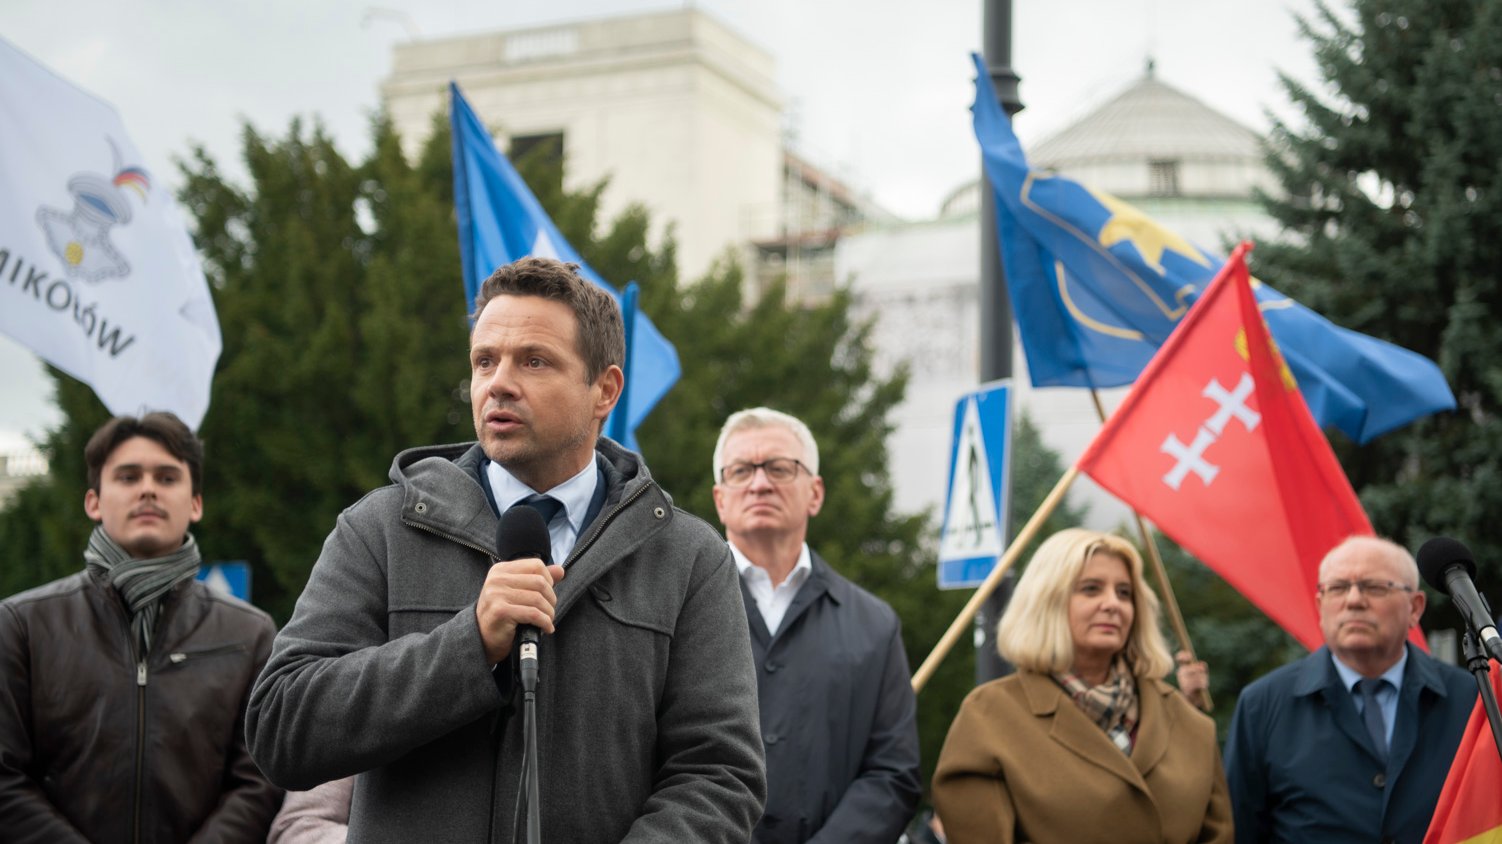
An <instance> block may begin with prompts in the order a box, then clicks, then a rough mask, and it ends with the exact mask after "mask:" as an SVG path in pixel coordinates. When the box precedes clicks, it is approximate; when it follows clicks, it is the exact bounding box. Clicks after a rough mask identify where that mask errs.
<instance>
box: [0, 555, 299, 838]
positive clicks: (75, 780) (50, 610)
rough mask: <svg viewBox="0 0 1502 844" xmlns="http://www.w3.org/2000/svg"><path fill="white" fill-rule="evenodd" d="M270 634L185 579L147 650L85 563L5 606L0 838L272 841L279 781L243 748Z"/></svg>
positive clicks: (267, 623) (261, 621) (0, 609)
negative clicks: (139, 651) (141, 655)
mask: <svg viewBox="0 0 1502 844" xmlns="http://www.w3.org/2000/svg"><path fill="white" fill-rule="evenodd" d="M275 633H276V629H275V627H274V625H273V624H272V623H271V618H270V617H269V616H267V615H266V614H265V613H264V612H261V611H260V610H258V609H256V608H255V607H252V606H250V605H249V604H246V603H244V602H241V601H237V600H235V599H233V598H226V597H223V596H220V595H218V594H216V593H213V592H211V591H209V590H208V589H207V588H205V587H204V586H203V584H201V583H197V582H195V581H188V582H186V583H184V584H182V585H180V586H178V587H177V588H176V589H174V590H173V591H172V593H171V594H169V595H168V596H167V598H166V601H165V605H164V607H163V611H162V614H161V616H160V618H159V620H158V622H157V631H156V635H155V637H154V638H153V642H152V649H151V653H150V654H148V655H147V658H146V659H145V660H144V661H142V660H138V659H137V656H136V653H135V651H136V648H135V645H134V644H133V642H132V639H131V635H130V623H129V618H128V615H127V614H126V611H125V606H124V604H123V603H122V602H121V600H120V597H119V594H118V593H117V592H116V591H115V590H114V589H113V588H111V587H109V586H108V585H106V584H104V583H102V582H101V581H99V580H97V579H96V578H95V577H93V576H92V575H90V574H89V573H88V572H80V573H78V574H75V575H73V576H71V577H66V578H63V579H62V580H57V581H54V582H52V583H49V584H47V585H45V586H42V587H39V588H37V589H33V590H30V591H28V592H22V593H21V594H19V595H15V596H13V597H11V598H8V599H6V600H5V601H3V602H0V830H3V832H0V837H3V838H4V839H5V840H7V841H38V842H41V841H46V842H57V841H84V840H88V841H94V842H113V841H124V842H141V843H142V844H154V842H184V841H226V842H235V841H244V842H250V841H255V842H260V841H264V840H265V838H266V831H267V828H268V827H269V826H270V824H271V818H272V816H273V815H275V814H276V810H277V807H278V806H279V805H280V803H281V800H282V792H281V791H280V790H279V789H277V788H276V787H275V786H273V785H271V784H270V783H269V782H267V781H266V779H265V778H264V777H263V776H261V772H260V770H259V769H258V768H257V767H256V765H255V763H254V762H253V761H251V758H250V754H249V753H247V752H246V748H245V707H246V702H247V699H248V698H249V697H250V687H251V683H252V682H254V680H255V678H256V675H257V674H258V673H259V672H260V670H261V666H262V665H263V664H264V663H265V662H266V657H267V656H268V655H269V654H270V652H271V640H272V638H273V637H274V635H275Z"/></svg>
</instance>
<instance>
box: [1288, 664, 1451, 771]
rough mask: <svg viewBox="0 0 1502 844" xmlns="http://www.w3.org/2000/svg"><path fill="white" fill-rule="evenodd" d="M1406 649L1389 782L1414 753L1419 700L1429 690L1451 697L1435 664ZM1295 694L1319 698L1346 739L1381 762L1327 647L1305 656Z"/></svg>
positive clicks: (1295, 683) (1389, 751)
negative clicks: (1406, 654)
mask: <svg viewBox="0 0 1502 844" xmlns="http://www.w3.org/2000/svg"><path fill="white" fill-rule="evenodd" d="M1404 647H1406V648H1407V649H1408V664H1407V666H1406V667H1405V668H1404V669H1403V688H1402V690H1401V691H1400V692H1399V693H1398V714H1397V718H1396V720H1397V723H1396V724H1394V725H1393V730H1392V744H1391V746H1390V747H1389V748H1388V754H1387V772H1388V780H1389V781H1392V780H1393V779H1394V778H1395V775H1396V773H1397V772H1399V771H1402V770H1403V766H1404V765H1405V764H1407V762H1408V757H1409V756H1411V755H1412V754H1413V748H1414V744H1415V743H1416V741H1417V740H1418V712H1419V705H1420V697H1421V696H1422V695H1423V694H1424V693H1425V692H1426V691H1427V692H1430V693H1433V694H1437V695H1439V696H1440V697H1448V696H1449V690H1448V689H1446V688H1445V684H1444V682H1443V681H1442V680H1441V679H1440V676H1439V671H1438V670H1437V669H1436V668H1435V667H1434V665H1433V663H1432V661H1431V660H1429V659H1427V658H1426V657H1425V656H1424V655H1423V654H1422V653H1420V652H1419V650H1418V649H1417V648H1415V647H1414V646H1413V644H1412V643H1406V644H1405V645H1404ZM1293 693H1294V695H1295V696H1297V697H1313V696H1318V697H1319V698H1320V699H1321V700H1323V701H1324V703H1325V705H1326V706H1328V707H1329V709H1330V713H1331V720H1333V721H1334V722H1335V725H1336V726H1337V727H1339V728H1340V731H1341V732H1342V733H1344V734H1345V736H1346V738H1348V739H1350V741H1351V743H1353V744H1355V745H1356V746H1357V747H1360V748H1361V749H1362V750H1364V751H1366V753H1367V754H1368V755H1370V756H1371V757H1372V761H1373V762H1376V761H1377V760H1378V758H1379V757H1378V755H1377V751H1376V748H1374V747H1373V746H1372V740H1371V736H1369V735H1368V734H1367V731H1366V726H1365V725H1364V724H1363V723H1362V721H1361V716H1360V715H1358V714H1357V713H1356V704H1355V702H1354V701H1353V700H1352V699H1351V692H1350V690H1349V689H1347V688H1346V687H1345V683H1344V682H1342V681H1341V679H1340V673H1339V672H1337V671H1336V670H1335V663H1334V657H1333V656H1331V654H1330V649H1329V648H1328V647H1321V648H1320V649H1319V650H1317V651H1315V652H1314V653H1312V654H1310V655H1309V656H1307V657H1305V658H1304V660H1303V661H1302V663H1301V664H1299V666H1298V673H1297V675H1296V676H1295V679H1294V685H1293Z"/></svg>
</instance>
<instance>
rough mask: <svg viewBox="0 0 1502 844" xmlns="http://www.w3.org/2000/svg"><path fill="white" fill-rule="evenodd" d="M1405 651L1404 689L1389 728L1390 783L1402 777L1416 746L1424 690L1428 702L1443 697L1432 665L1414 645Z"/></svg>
mask: <svg viewBox="0 0 1502 844" xmlns="http://www.w3.org/2000/svg"><path fill="white" fill-rule="evenodd" d="M1405 647H1407V648H1408V665H1407V666H1406V667H1405V668H1404V669H1403V688H1402V690H1401V691H1400V692H1399V693H1398V713H1397V716H1396V717H1395V718H1394V721H1395V722H1396V723H1394V724H1393V728H1392V746H1391V747H1389V748H1388V752H1387V779H1388V781H1389V782H1397V780H1398V777H1399V776H1400V775H1402V773H1403V766H1404V765H1407V764H1408V759H1409V757H1410V756H1412V755H1413V748H1414V746H1415V745H1416V744H1417V743H1418V737H1419V721H1420V720H1421V719H1422V718H1423V713H1422V712H1421V711H1420V710H1421V709H1422V708H1423V707H1424V706H1425V705H1426V704H1425V701H1424V700H1423V698H1424V690H1425V689H1428V690H1429V691H1430V693H1431V698H1432V697H1433V696H1439V697H1444V696H1445V684H1444V683H1443V682H1441V680H1440V679H1439V676H1438V674H1437V673H1436V672H1435V670H1434V665H1433V664H1432V663H1430V662H1428V661H1427V660H1424V659H1421V658H1420V657H1419V652H1418V650H1417V649H1416V648H1414V646H1413V645H1405ZM1389 793H1391V789H1389Z"/></svg>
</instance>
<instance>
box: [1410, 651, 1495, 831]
mask: <svg viewBox="0 0 1502 844" xmlns="http://www.w3.org/2000/svg"><path fill="white" fill-rule="evenodd" d="M1491 680H1492V691H1494V692H1495V693H1496V694H1497V697H1498V698H1502V668H1499V667H1498V666H1497V665H1495V664H1493V665H1492V671H1491ZM1424 844H1502V757H1499V756H1498V755H1497V744H1496V742H1495V741H1493V740H1492V730H1491V726H1490V725H1489V724H1488V723H1487V722H1486V710H1485V709H1483V708H1482V705H1481V698H1479V697H1478V698H1477V699H1476V708H1475V709H1473V710H1471V720H1470V721H1469V722H1467V723H1466V728H1465V736H1464V737H1462V738H1461V740H1460V747H1459V748H1457V749H1456V751H1455V761H1454V762H1453V763H1452V764H1451V765H1450V775H1449V776H1448V777H1446V778H1445V788H1444V790H1443V791H1441V792H1440V793H1439V803H1438V804H1436V805H1435V807H1434V819H1433V820H1431V821H1430V822H1429V833H1428V834H1427V835H1425V836H1424Z"/></svg>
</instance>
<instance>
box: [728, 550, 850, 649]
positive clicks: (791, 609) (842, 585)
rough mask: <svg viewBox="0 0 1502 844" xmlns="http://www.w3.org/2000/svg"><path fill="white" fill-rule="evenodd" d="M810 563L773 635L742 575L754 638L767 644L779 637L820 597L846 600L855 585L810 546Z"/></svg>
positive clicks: (831, 600)
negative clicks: (808, 570)
mask: <svg viewBox="0 0 1502 844" xmlns="http://www.w3.org/2000/svg"><path fill="white" fill-rule="evenodd" d="M808 557H809V564H810V566H811V567H812V570H811V571H810V572H809V573H808V579H806V580H804V581H803V585H802V586H800V587H798V594H796V595H794V596H793V603H792V604H790V605H789V606H788V611H787V613H786V614H785V615H783V617H782V624H781V625H780V626H779V627H778V628H777V635H776V636H773V635H772V633H771V632H770V631H768V630H767V623H766V621H765V620H764V619H763V618H762V617H761V613H759V612H757V611H756V600H755V599H754V598H752V597H751V591H750V589H748V588H747V586H746V581H745V579H744V578H741V579H740V581H741V598H742V599H743V600H744V601H745V603H746V618H747V620H749V621H750V623H751V635H752V636H755V637H756V640H757V642H759V643H760V644H761V645H763V646H768V645H770V644H771V643H772V641H773V640H774V639H780V638H782V634H783V633H786V632H787V631H789V630H792V629H793V625H794V623H795V622H796V621H797V620H798V618H799V617H801V616H802V615H803V614H804V613H805V612H807V611H808V608H809V607H812V606H813V605H814V604H816V603H818V602H819V600H820V599H821V598H828V600H829V601H830V602H832V603H833V604H834V605H835V606H839V605H840V604H842V603H844V602H845V599H846V598H847V597H848V595H849V591H850V589H852V588H854V587H853V586H852V584H851V583H850V581H848V580H846V579H845V578H843V577H841V576H840V575H839V573H838V572H836V571H835V570H834V569H833V568H831V567H830V565H829V563H827V562H825V560H824V558H823V557H821V556H819V552H817V551H815V550H813V549H812V548H810V549H809V552H808Z"/></svg>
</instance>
